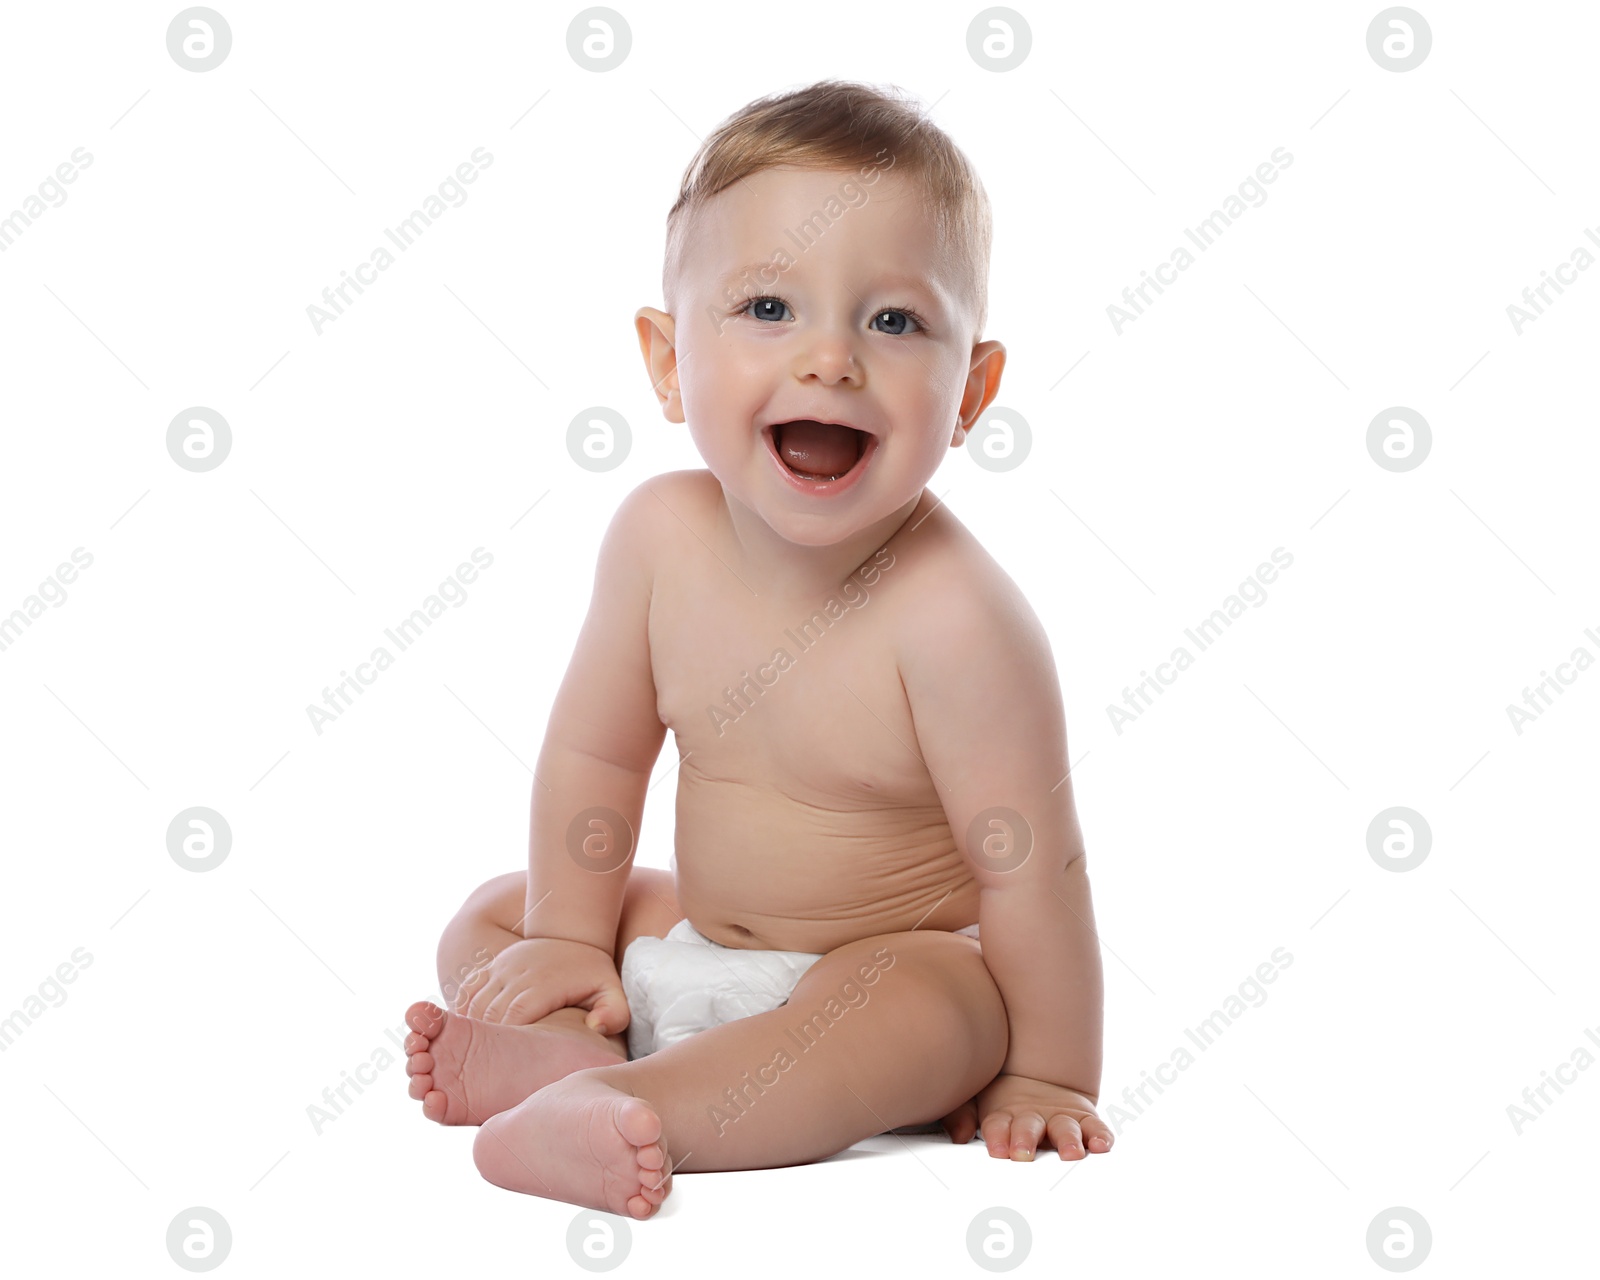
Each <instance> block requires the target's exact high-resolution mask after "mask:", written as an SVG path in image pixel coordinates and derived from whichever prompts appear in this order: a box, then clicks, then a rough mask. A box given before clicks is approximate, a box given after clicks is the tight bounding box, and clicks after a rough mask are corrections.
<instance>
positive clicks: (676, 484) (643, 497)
mask: <svg viewBox="0 0 1600 1280" xmlns="http://www.w3.org/2000/svg"><path fill="white" fill-rule="evenodd" d="M723 501H725V499H724V497H723V493H722V486H721V485H720V484H719V483H718V482H717V478H716V477H715V476H714V475H712V474H711V472H709V471H706V470H690V471H667V472H663V473H662V474H661V475H656V476H651V477H650V478H649V479H647V480H644V481H641V482H640V483H639V484H638V485H636V486H635V487H634V488H633V489H632V490H631V491H629V493H628V495H627V496H626V497H624V498H623V500H622V501H621V502H620V503H618V504H617V511H616V514H615V515H614V516H613V517H612V520H611V527H610V528H609V529H608V530H607V532H606V541H607V542H608V543H610V542H613V541H615V542H616V543H617V544H618V545H619V546H620V547H625V548H626V550H627V551H628V552H629V553H630V554H632V555H634V556H636V557H637V558H639V559H640V560H642V561H645V562H648V563H650V564H652V565H653V564H654V563H656V562H657V559H658V557H659V556H660V554H661V552H662V551H663V550H670V549H672V548H674V547H676V546H677V543H678V541H679V539H681V538H687V537H689V536H691V534H690V526H693V527H696V528H699V527H703V526H704V523H705V522H706V521H707V519H708V518H711V517H714V515H715V513H716V508H717V504H720V503H722V502H723Z"/></svg>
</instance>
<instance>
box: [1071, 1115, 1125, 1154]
mask: <svg viewBox="0 0 1600 1280" xmlns="http://www.w3.org/2000/svg"><path fill="white" fill-rule="evenodd" d="M1078 1127H1079V1128H1080V1129H1082V1130H1083V1145H1084V1146H1085V1147H1086V1148H1087V1149H1088V1150H1089V1151H1091V1152H1093V1153H1095V1154H1099V1153H1100V1152H1103V1151H1110V1150H1111V1144H1112V1143H1113V1142H1115V1141H1116V1140H1117V1135H1116V1134H1114V1133H1112V1132H1111V1126H1110V1125H1108V1124H1107V1123H1106V1122H1105V1121H1104V1120H1102V1119H1101V1118H1100V1117H1099V1116H1085V1117H1084V1118H1083V1120H1082V1121H1080V1122H1079V1125H1078Z"/></svg>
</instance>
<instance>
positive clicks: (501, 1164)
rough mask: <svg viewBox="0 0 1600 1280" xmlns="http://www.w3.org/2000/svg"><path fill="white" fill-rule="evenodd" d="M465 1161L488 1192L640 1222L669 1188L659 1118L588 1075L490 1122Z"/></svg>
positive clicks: (563, 1081) (572, 1077) (569, 1080)
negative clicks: (495, 1189)
mask: <svg viewBox="0 0 1600 1280" xmlns="http://www.w3.org/2000/svg"><path fill="white" fill-rule="evenodd" d="M472 1158H473V1161H474V1162H475V1163H476V1164H477V1166H478V1172H479V1173H481V1174H483V1176H484V1177H485V1178H487V1179H488V1180H489V1181H490V1182H492V1183H494V1184H495V1185H496V1186H501V1187H507V1188H509V1189H510V1190H512V1191H524V1192H527V1193H528V1194H529V1195H535V1196H545V1197H548V1198H549V1199H552V1200H565V1201H567V1202H568V1203H570V1204H581V1205H587V1206H588V1207H589V1208H591V1209H602V1210H604V1211H605V1212H607V1213H615V1214H621V1215H627V1216H630V1217H634V1218H648V1217H649V1216H650V1215H651V1214H653V1213H654V1212H655V1211H656V1209H657V1208H658V1207H659V1206H660V1204H661V1202H662V1201H663V1200H665V1199H666V1198H667V1193H668V1192H670V1191H671V1190H672V1169H671V1166H670V1165H669V1164H668V1163H667V1140H666V1137H665V1135H664V1134H663V1133H662V1132H661V1119H660V1117H659V1116H657V1115H656V1113H655V1110H654V1109H653V1108H652V1107H651V1106H650V1104H649V1103H648V1102H646V1101H644V1099H642V1098H635V1097H634V1096H633V1095H632V1094H628V1093H623V1092H622V1091H621V1090H620V1089H615V1088H613V1087H612V1086H611V1085H608V1084H605V1083H604V1082H602V1081H600V1080H597V1079H595V1078H594V1077H593V1075H591V1074H590V1073H588V1072H582V1073H579V1074H578V1075H569V1076H567V1077H565V1078H564V1079H561V1080H558V1081H556V1082H555V1083H554V1084H551V1085H547V1086H546V1087H545V1088H543V1089H541V1090H539V1092H538V1093H536V1094H534V1095H533V1096H532V1097H531V1098H529V1099H528V1100H527V1101H526V1102H523V1103H521V1104H520V1105H518V1106H515V1107H513V1108H511V1110H509V1111H503V1112H501V1113H500V1114H499V1115H497V1116H495V1117H494V1118H493V1119H491V1120H490V1121H489V1122H488V1123H486V1124H485V1125H484V1126H483V1128H482V1129H481V1130H479V1132H478V1137H477V1139H476V1141H475V1142H474V1143H473V1147H472Z"/></svg>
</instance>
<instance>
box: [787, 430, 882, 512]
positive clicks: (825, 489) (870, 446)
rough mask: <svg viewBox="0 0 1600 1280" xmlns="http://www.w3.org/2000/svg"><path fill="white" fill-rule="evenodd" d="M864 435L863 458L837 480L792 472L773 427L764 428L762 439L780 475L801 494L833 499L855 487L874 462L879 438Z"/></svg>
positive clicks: (857, 460)
mask: <svg viewBox="0 0 1600 1280" xmlns="http://www.w3.org/2000/svg"><path fill="white" fill-rule="evenodd" d="M863 434H865V435H866V437H867V443H866V445H865V446H864V447H863V448H862V450H861V456H860V457H859V458H857V459H856V461H855V465H854V466H852V467H851V468H850V470H848V471H846V472H845V473H844V474H843V475H842V476H840V477H839V478H838V479H837V480H808V479H807V478H806V477H805V476H803V475H800V474H799V473H798V472H796V471H794V470H792V469H791V468H790V467H789V464H788V463H786V462H785V461H784V460H783V459H782V458H781V457H779V456H778V448H777V444H776V442H775V441H774V440H773V438H772V428H771V427H765V428H763V429H762V432H761V437H762V439H763V440H764V441H766V445H767V453H768V454H769V455H770V456H771V458H772V464H773V466H775V467H777V468H778V474H779V475H781V476H782V477H783V478H784V479H785V480H786V481H788V482H789V484H790V485H791V486H792V487H793V488H796V489H798V490H799V491H800V492H801V493H804V494H808V495H811V496H814V497H819V498H820V497H832V496H833V495H834V494H839V493H843V492H844V491H845V490H846V489H849V488H851V487H853V486H854V485H855V483H856V481H857V480H859V479H860V478H861V474H862V473H863V472H864V471H866V469H867V464H868V463H869V462H871V461H872V455H873V454H874V453H876V452H877V451H878V437H877V436H875V435H872V434H871V433H870V432H866V433H863Z"/></svg>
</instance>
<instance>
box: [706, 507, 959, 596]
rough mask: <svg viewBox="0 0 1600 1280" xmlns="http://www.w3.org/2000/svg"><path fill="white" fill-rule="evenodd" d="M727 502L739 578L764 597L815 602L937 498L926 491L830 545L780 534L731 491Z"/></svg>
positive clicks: (915, 518)
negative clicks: (804, 542)
mask: <svg viewBox="0 0 1600 1280" xmlns="http://www.w3.org/2000/svg"><path fill="white" fill-rule="evenodd" d="M723 505H724V508H725V509H726V511H727V515H728V521H729V525H730V527H731V531H732V541H733V544H734V547H735V549H736V551H737V553H738V556H739V561H738V562H737V563H735V564H733V565H731V566H730V567H731V568H732V569H734V570H735V571H736V572H737V573H738V575H739V577H740V578H741V579H742V580H743V581H744V582H745V583H746V584H747V585H750V586H751V587H752V588H753V589H754V590H756V591H758V592H759V593H760V594H761V595H762V596H768V595H779V596H785V597H790V596H792V597H794V598H795V599H798V600H810V599H812V598H814V597H816V596H819V595H827V594H828V593H829V592H832V591H834V590H836V589H837V588H838V587H839V585H840V584H841V583H842V582H843V581H844V580H845V579H846V578H848V577H849V576H850V575H851V574H852V573H854V572H855V571H856V570H857V569H859V568H860V567H861V566H862V565H863V564H865V563H866V562H867V561H868V560H870V559H872V557H873V555H874V554H875V553H876V552H877V551H878V550H879V548H881V547H884V546H886V545H887V544H888V543H889V541H890V539H892V538H894V537H895V536H896V535H899V534H900V533H901V531H902V530H907V531H909V530H910V529H911V528H912V527H913V526H914V525H916V524H917V523H919V522H920V521H921V519H922V518H923V516H925V515H926V514H927V513H929V512H931V511H932V510H933V509H934V508H935V507H936V506H937V505H938V499H937V498H935V497H934V496H933V495H932V494H930V493H929V492H928V491H927V490H926V489H924V490H923V491H922V492H921V493H920V494H919V495H918V496H917V497H916V498H915V499H914V500H913V501H911V502H908V503H907V504H906V505H905V506H903V507H901V508H900V509H899V510H897V511H894V512H891V513H890V514H889V515H888V516H885V517H884V518H883V519H882V520H879V521H877V522H876V523H875V524H873V525H871V526H869V527H868V528H866V529H863V530H861V531H860V532H858V533H856V534H854V535H852V536H851V537H849V538H847V539H845V540H844V541H842V542H837V543H834V544H832V545H829V546H802V545H799V544H797V543H794V542H790V541H789V540H788V539H787V538H783V537H780V536H779V535H778V534H776V533H774V532H773V530H772V527H771V526H770V525H768V524H767V523H766V521H764V520H763V519H762V518H761V517H760V516H758V515H757V514H756V513H755V512H753V511H751V510H750V509H749V508H748V507H746V506H745V505H744V504H743V503H741V502H739V500H738V499H736V498H730V497H729V496H728V493H727V490H726V489H724V490H723Z"/></svg>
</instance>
